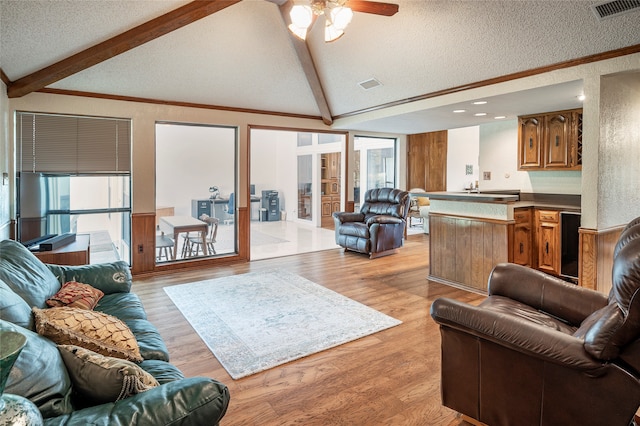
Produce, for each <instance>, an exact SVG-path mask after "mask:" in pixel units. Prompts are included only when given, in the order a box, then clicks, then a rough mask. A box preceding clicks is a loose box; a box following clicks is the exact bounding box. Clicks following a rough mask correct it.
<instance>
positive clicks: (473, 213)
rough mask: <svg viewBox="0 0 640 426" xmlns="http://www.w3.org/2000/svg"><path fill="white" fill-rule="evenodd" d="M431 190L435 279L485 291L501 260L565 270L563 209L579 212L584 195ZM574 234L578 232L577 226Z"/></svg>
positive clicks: (431, 275)
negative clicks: (562, 233) (562, 265)
mask: <svg viewBox="0 0 640 426" xmlns="http://www.w3.org/2000/svg"><path fill="white" fill-rule="evenodd" d="M427 195H428V197H429V200H430V203H431V210H430V212H429V228H430V247H429V256H430V271H429V279H430V280H433V281H437V282H442V283H445V284H449V285H452V286H456V287H462V288H465V289H467V290H471V291H476V292H479V293H486V290H487V287H486V285H487V280H488V277H489V274H490V272H491V270H492V269H493V267H494V266H495V265H496V264H497V263H501V262H514V263H519V264H522V265H525V266H531V267H536V268H537V269H541V270H544V271H546V272H549V273H552V274H554V275H561V262H562V259H561V248H560V244H561V223H560V213H561V212H563V213H564V212H572V213H579V211H580V196H579V195H560V194H525V193H522V194H521V193H520V192H519V191H497V192H429V193H427ZM575 234H576V238H577V229H576V230H575ZM576 244H577V239H576ZM575 261H576V264H577V259H576V260H575ZM575 280H576V281H577V274H576V277H575Z"/></svg>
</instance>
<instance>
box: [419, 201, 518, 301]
mask: <svg viewBox="0 0 640 426" xmlns="http://www.w3.org/2000/svg"><path fill="white" fill-rule="evenodd" d="M513 227H514V224H513V221H501V220H492V219H480V218H465V217H453V216H447V215H442V214H437V213H433V214H431V213H430V214H429V233H430V239H431V249H430V250H429V254H430V262H429V263H430V265H431V268H430V271H429V279H430V280H433V281H437V282H441V283H444V284H449V285H453V286H461V287H462V288H465V289H468V290H472V291H478V292H481V293H484V292H486V291H487V280H488V278H489V274H490V273H491V270H492V269H493V267H494V266H495V265H496V264H498V263H501V262H509V261H511V260H512V259H511V256H510V251H509V250H508V247H511V245H512V241H513Z"/></svg>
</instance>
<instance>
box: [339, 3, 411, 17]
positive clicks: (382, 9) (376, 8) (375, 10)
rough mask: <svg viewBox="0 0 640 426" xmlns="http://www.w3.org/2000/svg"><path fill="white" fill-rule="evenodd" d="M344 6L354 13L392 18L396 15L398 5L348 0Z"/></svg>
mask: <svg viewBox="0 0 640 426" xmlns="http://www.w3.org/2000/svg"><path fill="white" fill-rule="evenodd" d="M345 6H347V7H350V8H351V10H353V11H354V12H363V13H372V14H374V15H383V16H393V15H395V14H396V13H398V5H397V4H393V3H379V2H376V1H367V0H349V1H347V3H346V4H345Z"/></svg>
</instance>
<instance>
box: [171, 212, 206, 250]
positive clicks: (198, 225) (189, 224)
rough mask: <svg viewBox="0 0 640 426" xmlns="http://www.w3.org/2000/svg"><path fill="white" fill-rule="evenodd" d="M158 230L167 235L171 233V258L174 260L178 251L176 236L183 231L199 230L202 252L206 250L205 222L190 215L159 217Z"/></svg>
mask: <svg viewBox="0 0 640 426" xmlns="http://www.w3.org/2000/svg"><path fill="white" fill-rule="evenodd" d="M160 230H161V231H162V232H164V233H165V234H168V235H173V253H172V255H171V258H172V260H176V255H177V252H178V237H179V236H180V234H181V233H183V232H187V233H189V232H200V235H201V236H202V252H203V254H204V255H205V256H207V255H208V252H207V244H206V242H207V223H206V222H203V221H201V220H200V219H196V218H195V217H191V216H162V217H161V218H160Z"/></svg>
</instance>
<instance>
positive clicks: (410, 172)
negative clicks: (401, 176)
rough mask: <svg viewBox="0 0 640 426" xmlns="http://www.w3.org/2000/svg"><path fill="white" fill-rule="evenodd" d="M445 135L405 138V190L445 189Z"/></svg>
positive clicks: (434, 133)
mask: <svg viewBox="0 0 640 426" xmlns="http://www.w3.org/2000/svg"><path fill="white" fill-rule="evenodd" d="M447 135H448V132H447V131H446V130H443V131H440V132H429V133H420V134H415V135H409V136H407V189H411V188H423V189H425V190H427V191H446V189H447Z"/></svg>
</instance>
